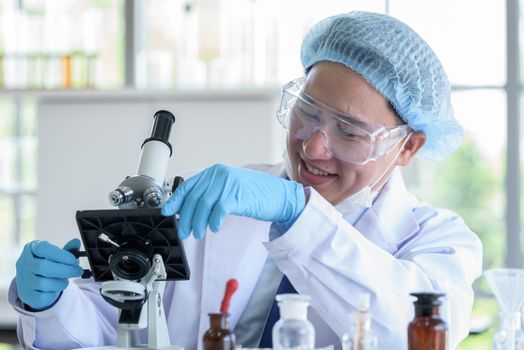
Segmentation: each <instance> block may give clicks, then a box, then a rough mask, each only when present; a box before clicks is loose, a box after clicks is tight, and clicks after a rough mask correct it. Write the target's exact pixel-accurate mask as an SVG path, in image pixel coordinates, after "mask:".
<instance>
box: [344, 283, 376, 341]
mask: <svg viewBox="0 0 524 350" xmlns="http://www.w3.org/2000/svg"><path fill="white" fill-rule="evenodd" d="M369 300H370V296H369V294H368V293H361V294H359V295H358V301H357V305H358V306H357V311H356V312H355V314H354V316H353V322H352V324H351V328H350V332H349V333H346V334H344V335H343V336H342V342H341V343H342V350H376V349H377V337H376V336H375V335H374V334H373V333H372V332H371V313H370V312H369Z"/></svg>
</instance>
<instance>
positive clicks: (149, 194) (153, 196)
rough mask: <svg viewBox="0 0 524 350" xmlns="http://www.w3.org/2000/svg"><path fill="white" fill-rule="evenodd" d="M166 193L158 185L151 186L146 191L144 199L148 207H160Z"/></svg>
mask: <svg viewBox="0 0 524 350" xmlns="http://www.w3.org/2000/svg"><path fill="white" fill-rule="evenodd" d="M163 198H164V195H163V193H162V191H161V190H160V189H159V188H157V187H149V188H148V189H146V190H145V191H144V200H145V203H146V206H147V207H158V206H160V204H162V200H163Z"/></svg>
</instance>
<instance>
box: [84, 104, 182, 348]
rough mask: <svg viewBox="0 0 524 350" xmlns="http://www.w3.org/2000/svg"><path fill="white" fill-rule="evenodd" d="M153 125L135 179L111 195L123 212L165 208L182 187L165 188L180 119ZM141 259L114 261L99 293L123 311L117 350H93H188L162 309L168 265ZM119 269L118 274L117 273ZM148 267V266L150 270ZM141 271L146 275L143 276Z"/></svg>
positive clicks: (166, 115)
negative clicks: (143, 334) (175, 340)
mask: <svg viewBox="0 0 524 350" xmlns="http://www.w3.org/2000/svg"><path fill="white" fill-rule="evenodd" d="M154 119H155V121H154V125H153V130H152V132H151V137H149V138H148V139H146V140H145V141H144V143H143V144H142V151H141V155H140V160H139V162H138V168H137V171H136V175H133V176H128V177H127V178H126V179H125V180H124V181H122V183H121V184H120V185H119V186H118V188H117V189H115V190H114V191H112V192H111V193H110V194H109V201H110V202H111V204H112V205H113V206H118V207H119V208H120V209H133V208H155V207H160V206H161V205H162V204H163V202H164V201H165V199H166V197H167V195H168V194H170V192H171V191H172V190H173V189H174V188H175V187H176V185H178V182H175V183H174V184H171V185H172V188H171V186H170V184H168V183H164V177H165V173H166V170H167V165H168V161H169V158H170V156H171V153H172V147H171V144H170V143H169V135H170V132H171V128H172V126H173V124H174V122H175V117H174V116H173V114H171V113H170V112H168V111H158V112H157V113H155V116H154ZM179 180H181V178H180V179H179ZM98 239H100V240H101V241H103V242H105V243H109V244H111V245H113V246H115V247H117V248H120V246H119V245H118V243H116V242H113V241H112V240H111V239H110V238H109V237H108V236H107V235H105V234H100V235H99V236H98ZM146 244H147V243H146ZM128 253H129V254H128ZM139 255H140V254H138V255H135V254H133V251H132V250H131V251H129V250H126V251H125V252H123V253H119V254H115V255H112V256H111V257H110V258H109V260H110V262H111V264H110V265H111V267H112V268H111V272H112V274H113V279H114V280H112V281H105V282H102V287H101V289H100V293H101V295H102V296H103V298H104V299H105V300H106V301H107V302H109V303H110V304H111V305H113V306H115V307H117V308H119V309H120V311H119V321H118V337H117V345H116V346H104V347H96V348H90V349H156V350H183V348H182V347H180V346H177V345H171V341H170V337H169V331H168V328H167V321H166V315H165V313H164V307H163V303H162V296H163V293H164V289H165V284H166V278H167V273H166V268H165V264H164V260H163V258H162V256H161V255H160V254H154V256H153V259H152V261H149V259H147V258H143V257H140V256H139ZM112 259H113V261H111V260H112ZM116 260H118V261H116ZM144 261H146V262H147V265H145V263H144ZM113 263H114V264H113ZM116 266H118V269H115V268H114V267H116ZM144 266H149V269H147V268H144ZM126 269H128V270H129V271H128V272H126ZM137 269H138V270H140V271H141V272H140V271H139V272H138V275H137ZM115 270H116V271H115ZM132 276H133V277H132ZM137 277H139V278H137ZM146 310H147V311H146ZM144 329H147V336H148V339H147V344H140V340H139V339H138V338H139V337H138V335H139V334H138V332H137V331H140V330H144Z"/></svg>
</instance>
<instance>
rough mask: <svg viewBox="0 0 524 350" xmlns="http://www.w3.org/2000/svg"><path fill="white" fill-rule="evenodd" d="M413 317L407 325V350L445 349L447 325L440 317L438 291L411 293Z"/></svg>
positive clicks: (440, 295)
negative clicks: (413, 306) (413, 300)
mask: <svg viewBox="0 0 524 350" xmlns="http://www.w3.org/2000/svg"><path fill="white" fill-rule="evenodd" d="M411 295H412V296H414V297H415V298H417V300H415V302H414V304H415V318H414V319H413V321H411V322H410V323H409V326H408V350H446V349H447V333H448V326H447V325H446V322H444V320H442V319H441V318H440V314H439V306H440V304H441V302H440V300H439V298H440V297H442V296H444V294H439V293H411Z"/></svg>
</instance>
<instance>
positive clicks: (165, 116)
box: [142, 110, 175, 157]
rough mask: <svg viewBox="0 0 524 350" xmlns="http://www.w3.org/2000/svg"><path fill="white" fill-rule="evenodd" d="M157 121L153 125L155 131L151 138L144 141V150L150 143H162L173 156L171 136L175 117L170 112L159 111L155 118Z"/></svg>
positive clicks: (152, 132) (152, 131)
mask: <svg viewBox="0 0 524 350" xmlns="http://www.w3.org/2000/svg"><path fill="white" fill-rule="evenodd" d="M153 118H154V119H155V121H154V123H153V129H152V130H151V136H150V137H149V138H147V139H145V140H144V143H142V148H144V145H145V144H146V143H148V142H149V141H160V142H163V143H165V144H166V146H167V147H168V148H169V156H170V157H171V155H172V154H173V147H172V146H171V144H170V143H169V136H170V135H171V129H172V128H173V124H174V123H175V116H174V115H173V113H171V112H169V111H164V110H162V111H158V112H156V113H155V116H154V117H153Z"/></svg>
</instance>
